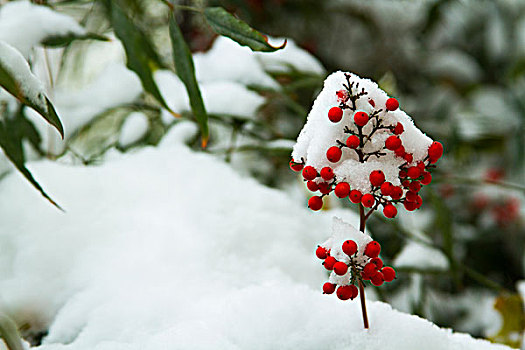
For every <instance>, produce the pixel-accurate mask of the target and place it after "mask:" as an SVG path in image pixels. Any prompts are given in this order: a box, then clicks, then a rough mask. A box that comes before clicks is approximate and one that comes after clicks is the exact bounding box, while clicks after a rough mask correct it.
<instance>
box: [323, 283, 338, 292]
mask: <svg viewBox="0 0 525 350" xmlns="http://www.w3.org/2000/svg"><path fill="white" fill-rule="evenodd" d="M335 287H337V284H333V283H330V282H326V283H325V284H323V293H324V294H332V293H333V292H335Z"/></svg>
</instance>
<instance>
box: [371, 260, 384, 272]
mask: <svg viewBox="0 0 525 350" xmlns="http://www.w3.org/2000/svg"><path fill="white" fill-rule="evenodd" d="M370 264H373V265H375V267H376V270H379V269H381V268H382V267H383V260H381V258H373V259H371V260H370Z"/></svg>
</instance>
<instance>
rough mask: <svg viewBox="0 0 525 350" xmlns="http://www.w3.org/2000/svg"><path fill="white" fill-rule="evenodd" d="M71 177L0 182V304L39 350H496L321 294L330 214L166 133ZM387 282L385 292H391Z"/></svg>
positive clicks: (67, 171) (39, 165) (373, 305)
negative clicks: (33, 332) (40, 337)
mask: <svg viewBox="0 0 525 350" xmlns="http://www.w3.org/2000/svg"><path fill="white" fill-rule="evenodd" d="M180 124H181V126H182V127H183V130H179V128H178V124H177V125H176V126H175V127H173V128H172V131H171V133H170V134H168V136H167V138H166V139H165V140H167V141H166V142H163V143H162V144H161V146H159V147H158V148H145V149H143V150H140V151H138V152H134V153H127V154H119V153H118V152H113V153H112V152H110V153H109V154H108V156H107V158H106V163H104V164H102V165H100V166H93V167H81V166H78V167H77V166H71V165H67V164H60V163H56V162H49V161H41V162H35V163H31V164H29V167H30V169H31V170H32V172H33V174H35V176H36V177H37V179H38V180H39V181H40V182H41V183H42V185H43V186H44V187H45V188H46V190H47V191H48V193H50V194H51V195H52V196H53V197H54V198H55V199H56V200H57V201H58V202H59V203H60V204H61V205H62V206H63V207H64V208H65V209H66V213H61V212H59V211H58V210H56V209H55V208H54V207H52V206H51V205H49V204H48V203H47V202H46V201H45V200H44V199H42V198H41V197H40V196H39V195H38V193H37V192H36V191H34V190H33V189H32V188H31V186H28V185H27V183H26V181H25V180H24V179H23V178H22V177H21V176H20V175H19V174H18V173H13V174H11V175H9V176H8V177H7V178H5V179H4V180H3V181H2V182H0V191H1V193H2V197H1V200H0V221H1V222H2V228H1V230H0V247H2V254H0V302H1V307H2V309H3V310H7V311H8V312H9V313H10V314H11V315H12V316H14V317H15V318H16V319H17V321H18V322H24V321H29V322H31V323H32V324H34V323H35V322H37V320H40V322H41V323H42V324H43V325H49V327H50V328H49V334H48V335H47V336H46V338H45V339H44V343H43V345H41V346H39V347H36V348H35V349H40V350H66V349H74V350H84V349H85V350H87V349H89V350H109V349H111V350H115V349H119V350H128V349H129V350H138V349H141V350H145V349H146V350H147V349H155V350H159V349H349V348H352V349H354V348H355V349H362V350H369V349H378V350H379V349H382V350H383V349H391V350H396V349H403V350H411V349H417V350H420V349H421V346H422V344H425V349H428V350H437V349H443V350H445V349H447V350H455V349H457V350H459V349H461V350H468V349H472V350H484V349H508V348H507V347H505V346H500V345H494V344H491V343H489V342H486V341H481V340H475V339H473V338H472V337H470V336H469V335H466V334H458V333H453V332H452V331H450V330H447V329H440V328H438V327H437V326H435V325H433V324H432V323H430V322H429V321H426V320H424V319H421V318H419V317H416V316H411V315H407V314H404V313H401V312H398V311H394V310H392V309H391V307H390V306H389V305H387V304H384V303H381V302H368V310H369V318H370V322H371V329H370V330H369V331H365V330H363V329H362V321H361V313H360V312H361V311H360V306H359V302H358V301H353V302H352V301H347V302H342V301H340V300H338V299H337V298H335V297H334V296H325V295H323V294H322V293H321V290H320V289H321V285H322V283H323V282H324V281H325V279H326V276H325V271H324V270H323V268H322V267H321V266H320V265H319V260H318V259H317V258H316V257H315V254H314V251H315V247H316V242H318V241H320V240H321V239H322V237H326V235H327V231H329V229H327V228H329V226H330V222H331V213H330V212H321V213H311V212H310V211H309V210H308V209H307V208H306V206H305V205H304V203H297V202H296V201H294V200H292V199H290V198H289V196H287V195H286V194H285V193H283V192H281V191H278V190H274V189H269V188H266V187H264V186H262V185H260V184H258V183H257V182H256V181H255V180H253V179H250V178H242V177H240V176H239V175H238V174H237V173H236V172H234V171H233V170H232V169H231V168H230V167H229V166H228V165H227V164H225V163H223V162H222V161H220V160H218V159H216V158H214V157H213V156H211V155H207V154H204V153H195V152H193V151H191V150H190V149H188V148H187V147H186V146H185V145H183V144H182V143H181V142H179V143H177V142H176V139H177V137H181V138H184V137H185V136H184V135H186V134H188V133H190V132H192V130H189V128H187V126H188V123H180ZM394 283H395V282H394Z"/></svg>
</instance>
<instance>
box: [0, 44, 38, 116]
mask: <svg viewBox="0 0 525 350" xmlns="http://www.w3.org/2000/svg"><path fill="white" fill-rule="evenodd" d="M0 68H1V69H2V70H4V71H6V72H7V74H9V75H10V76H11V77H12V78H13V79H15V81H16V82H18V83H19V84H18V85H19V89H20V90H21V92H22V96H23V97H24V98H26V99H27V100H29V101H31V102H32V103H33V104H34V105H36V106H39V107H40V108H42V110H43V111H47V102H46V96H45V90H44V86H43V85H42V82H41V81H40V80H38V78H37V77H36V76H35V75H34V74H33V73H32V72H31V69H30V68H29V64H28V63H27V61H26V59H25V58H24V57H23V56H22V55H21V54H20V52H19V51H18V50H16V49H15V48H14V47H12V46H11V45H9V44H8V43H6V42H4V41H2V40H0ZM35 113H36V112H35Z"/></svg>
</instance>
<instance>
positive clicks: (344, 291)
mask: <svg viewBox="0 0 525 350" xmlns="http://www.w3.org/2000/svg"><path fill="white" fill-rule="evenodd" d="M354 287H355V286H354ZM336 294H337V297H338V298H339V299H341V300H348V299H350V298H351V297H352V295H353V294H354V292H353V291H352V288H351V287H350V286H340V287H339V288H337V292H336Z"/></svg>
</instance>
